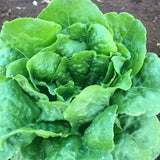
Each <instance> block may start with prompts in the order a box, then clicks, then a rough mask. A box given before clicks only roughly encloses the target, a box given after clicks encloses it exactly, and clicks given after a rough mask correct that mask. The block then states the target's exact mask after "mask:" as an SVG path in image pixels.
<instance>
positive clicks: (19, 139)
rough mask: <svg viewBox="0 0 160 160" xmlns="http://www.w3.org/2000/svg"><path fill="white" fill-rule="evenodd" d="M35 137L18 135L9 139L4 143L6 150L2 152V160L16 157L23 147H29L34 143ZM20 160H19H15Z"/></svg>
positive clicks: (0, 151)
mask: <svg viewBox="0 0 160 160" xmlns="http://www.w3.org/2000/svg"><path fill="white" fill-rule="evenodd" d="M34 137H35V136H34V135H26V134H23V135H21V134H16V135H14V136H12V137H10V138H8V139H7V141H6V142H5V143H4V149H3V150H0V155H1V156H0V160H8V159H11V160H12V158H13V157H14V155H15V154H16V153H17V152H19V150H20V148H21V147H24V146H26V145H29V144H30V143H32V140H33V139H34ZM15 160H19V159H15Z"/></svg>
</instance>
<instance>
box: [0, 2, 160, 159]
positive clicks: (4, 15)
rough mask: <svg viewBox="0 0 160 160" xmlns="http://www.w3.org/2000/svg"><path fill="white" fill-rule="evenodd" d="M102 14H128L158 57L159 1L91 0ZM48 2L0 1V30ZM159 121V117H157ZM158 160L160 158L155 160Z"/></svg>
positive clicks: (32, 14) (159, 34) (159, 48)
mask: <svg viewBox="0 0 160 160" xmlns="http://www.w3.org/2000/svg"><path fill="white" fill-rule="evenodd" d="M92 1H93V2H94V3H95V4H96V5H97V6H98V7H99V8H100V10H101V11H102V12H104V13H106V12H113V11H114V12H118V13H119V12H129V13H131V14H132V15H134V16H135V17H136V18H138V19H140V20H141V21H142V23H143V24H144V26H145V27H146V29H147V50H148V52H155V53H156V54H157V55H158V56H159V57H160V1H159V0H92ZM48 2H49V0H36V1H33V0H0V30H1V27H2V24H3V22H4V21H6V20H7V21H10V20H12V19H15V18H18V17H36V16H37V15H38V14H39V13H40V11H41V10H42V9H43V8H45V7H46V6H47V3H48ZM159 119H160V115H159ZM157 160H160V157H159V158H158V159H157Z"/></svg>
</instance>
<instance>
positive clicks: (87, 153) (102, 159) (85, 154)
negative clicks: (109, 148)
mask: <svg viewBox="0 0 160 160" xmlns="http://www.w3.org/2000/svg"><path fill="white" fill-rule="evenodd" d="M76 160H113V158H112V155H111V154H110V153H109V152H105V151H100V150H89V149H85V150H82V151H81V150H80V154H79V157H78V158H77V159H76Z"/></svg>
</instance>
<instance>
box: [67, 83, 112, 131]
mask: <svg viewBox="0 0 160 160" xmlns="http://www.w3.org/2000/svg"><path fill="white" fill-rule="evenodd" d="M114 90H115V89H114V88H107V89H104V88H102V87H101V86H98V85H92V86H89V87H86V88H85V89H83V90H82V91H81V93H80V94H79V95H77V96H76V98H75V99H74V100H73V101H72V102H71V103H70V104H69V105H68V108H67V110H66V111H65V112H64V117H65V119H66V120H68V121H69V122H70V124H71V126H72V127H73V131H74V130H75V131H76V130H77V129H78V128H79V127H80V125H82V124H84V123H86V122H90V121H91V120H93V118H94V117H95V115H96V114H97V113H98V112H100V111H102V110H103V109H104V108H105V107H106V106H107V105H108V104H109V99H110V96H111V94H112V93H113V92H114Z"/></svg>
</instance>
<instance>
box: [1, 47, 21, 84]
mask: <svg viewBox="0 0 160 160" xmlns="http://www.w3.org/2000/svg"><path fill="white" fill-rule="evenodd" d="M22 57H23V55H22V54H21V53H19V52H18V51H16V50H14V49H10V48H3V49H0V81H1V79H2V78H4V77H5V75H6V69H7V67H8V65H9V64H10V63H12V62H14V61H15V60H17V59H20V58H22ZM1 77H2V78H1Z"/></svg>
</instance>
